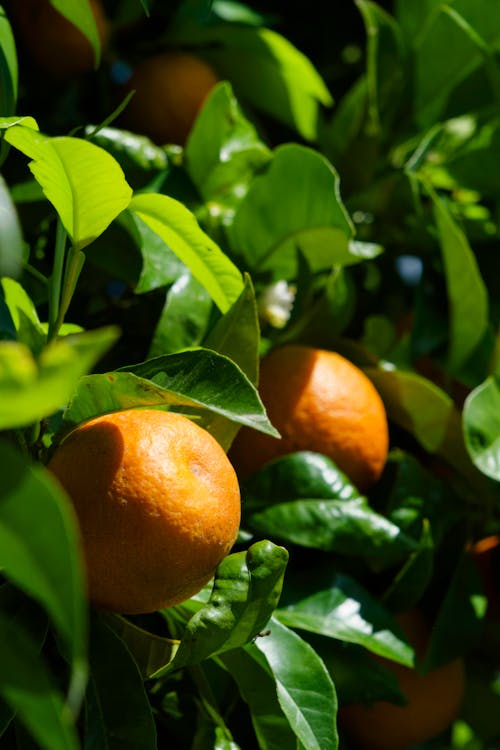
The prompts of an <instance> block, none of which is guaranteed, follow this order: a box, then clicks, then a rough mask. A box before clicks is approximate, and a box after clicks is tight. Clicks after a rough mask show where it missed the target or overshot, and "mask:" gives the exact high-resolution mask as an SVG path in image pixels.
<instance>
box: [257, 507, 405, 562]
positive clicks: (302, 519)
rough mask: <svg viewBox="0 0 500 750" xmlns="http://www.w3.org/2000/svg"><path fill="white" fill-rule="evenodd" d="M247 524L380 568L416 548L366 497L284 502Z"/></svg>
mask: <svg viewBox="0 0 500 750" xmlns="http://www.w3.org/2000/svg"><path fill="white" fill-rule="evenodd" d="M245 525H246V527H248V528H250V529H251V530H253V531H255V532H257V533H259V534H260V535H263V536H270V537H271V538H273V539H278V540H280V541H283V542H289V543H292V544H297V545H299V546H302V547H308V548H312V549H318V550H324V551H327V552H337V553H338V554H341V555H347V556H354V557H357V558H358V559H362V560H365V561H366V562H368V563H369V564H370V565H372V566H374V567H375V568H376V569H379V568H384V567H390V566H392V565H394V564H395V563H397V562H400V561H402V560H404V559H405V558H406V556H407V555H408V554H409V552H411V551H412V550H413V549H414V548H415V543H414V542H413V540H412V539H410V538H409V537H407V536H405V534H403V533H402V532H401V530H400V529H399V528H398V527H397V526H395V525H394V524H392V523H391V522H390V521H388V520H387V519H386V518H384V516H381V515H380V514H378V513H376V512H375V511H373V510H372V509H371V508H370V506H369V505H368V503H367V501H366V499H365V498H363V497H357V498H353V499H351V500H296V501H293V502H283V503H279V504H277V505H271V506H270V507H269V508H265V509H262V510H259V511H257V512H255V513H251V514H250V515H249V517H248V518H247V519H246V524H245Z"/></svg>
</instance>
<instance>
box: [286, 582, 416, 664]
mask: <svg viewBox="0 0 500 750" xmlns="http://www.w3.org/2000/svg"><path fill="white" fill-rule="evenodd" d="M293 584H294V586H293V601H292V602H291V603H287V602H286V600H285V606H280V607H279V609H277V610H276V612H275V615H274V616H275V617H276V618H277V619H278V620H279V621H280V622H282V623H283V624H284V625H287V626H288V627H290V628H294V629H296V628H298V629H299V630H307V631H309V632H312V633H317V634H318V635H326V636H329V637H330V638H337V639H338V640H342V641H347V642H349V643H357V644H358V645H360V646H364V647H365V648H367V649H368V650H369V651H372V652H373V653H375V654H379V656H385V657H387V658H389V659H393V660H394V661H397V662H399V663H400V664H405V665H406V666H410V665H411V664H412V662H413V650H412V649H411V647H410V646H408V644H407V643H406V639H405V637H404V635H403V633H402V631H401V630H400V629H399V628H398V627H395V626H394V622H393V619H392V617H391V616H390V615H389V613H388V612H387V610H386V609H385V608H384V607H383V606H382V605H381V604H379V602H378V601H377V600H376V599H375V598H374V597H372V596H371V595H370V593H369V592H368V591H367V590H366V589H364V588H363V586H361V585H360V584H359V583H357V582H356V580H355V579H353V578H350V577H349V576H345V575H341V574H339V575H336V576H334V575H332V576H331V583H330V586H329V587H328V588H327V589H322V590H319V591H318V590H315V591H314V592H311V591H310V585H309V586H307V584H306V582H305V581H304V580H303V581H302V594H303V595H302V596H300V594H299V592H300V589H297V585H296V583H295V581H293ZM308 588H309V591H308Z"/></svg>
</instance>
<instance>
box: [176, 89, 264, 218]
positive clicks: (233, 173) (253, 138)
mask: <svg viewBox="0 0 500 750" xmlns="http://www.w3.org/2000/svg"><path fill="white" fill-rule="evenodd" d="M270 158H271V152H270V151H269V149H268V148H267V146H266V145H265V144H264V143H263V142H262V141H261V140H260V138H259V136H258V134H257V131H256V129H255V127H254V126H253V124H252V123H250V122H249V120H247V119H246V118H245V117H244V115H243V113H242V111H241V109H240V107H239V105H238V102H237V100H236V99H235V97H234V96H233V93H232V88H231V85H230V84H229V83H228V82H227V81H223V82H221V83H219V84H218V85H217V86H215V88H214V89H213V90H212V91H211V93H210V95H209V97H208V99H207V100H206V101H205V103H204V105H203V107H202V109H201V111H200V113H199V115H198V117H197V118H196V121H195V123H194V126H193V128H192V130H191V132H190V134H189V138H188V141H187V143H186V147H185V150H184V162H185V166H186V169H187V172H188V174H189V175H190V177H191V179H192V180H193V182H194V184H195V185H196V187H197V188H198V190H199V192H200V194H201V195H202V196H203V198H204V199H205V201H208V200H211V201H213V200H217V201H221V202H223V203H224V204H225V205H227V204H229V205H234V204H237V203H239V201H240V200H241V199H242V197H243V196H244V194H245V193H246V191H247V188H248V184H249V182H250V181H251V179H252V177H253V176H254V174H255V173H256V172H257V171H259V170H261V169H262V168H263V167H264V165H265V164H266V163H267V162H268V161H269V159H270Z"/></svg>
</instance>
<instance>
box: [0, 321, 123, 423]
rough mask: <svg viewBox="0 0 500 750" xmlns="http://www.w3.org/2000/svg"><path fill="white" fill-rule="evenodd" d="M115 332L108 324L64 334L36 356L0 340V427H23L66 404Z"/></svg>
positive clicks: (25, 347) (110, 343)
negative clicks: (68, 334) (100, 327)
mask: <svg viewBox="0 0 500 750" xmlns="http://www.w3.org/2000/svg"><path fill="white" fill-rule="evenodd" d="M117 336H118V332H117V330H116V329H114V328H111V327H109V328H103V329H98V330H95V331H88V332H84V333H79V334H73V335H70V336H64V337H63V338H61V339H58V340H55V341H52V342H51V343H50V344H48V345H47V346H46V347H45V348H44V349H43V350H42V351H41V353H40V356H39V357H38V359H35V358H34V357H33V355H32V354H31V352H30V350H29V349H28V348H27V346H26V345H25V344H21V343H17V342H14V341H2V342H0V429H9V428H13V427H25V426H27V425H28V424H30V423H31V422H36V421H37V420H40V419H43V418H44V417H48V416H50V415H51V414H53V413H54V412H56V411H57V410H59V409H61V408H63V407H64V406H66V404H67V402H68V400H69V398H70V396H71V395H72V393H73V390H74V388H75V386H76V384H77V382H78V380H79V378H80V377H81V376H82V375H84V374H85V373H86V372H88V371H89V370H90V369H91V368H92V367H93V365H94V364H95V363H96V362H97V360H98V359H99V358H100V357H101V356H102V355H103V354H104V352H105V351H106V350H107V349H108V348H109V347H110V346H111V345H112V344H113V343H114V342H115V341H116V339H117Z"/></svg>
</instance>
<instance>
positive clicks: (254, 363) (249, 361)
mask: <svg viewBox="0 0 500 750" xmlns="http://www.w3.org/2000/svg"><path fill="white" fill-rule="evenodd" d="M259 344H260V328H259V318H258V313H257V303H256V299H255V292H254V289H253V286H252V282H251V280H250V277H249V276H247V275H245V287H244V289H243V291H242V293H241V294H240V296H239V297H238V299H237V300H236V302H235V303H234V304H233V305H232V306H231V307H230V309H229V310H228V311H227V313H226V314H225V315H223V316H222V317H221V318H219V320H218V321H217V323H216V324H215V325H214V326H213V327H212V329H211V331H210V332H209V334H208V336H207V338H206V339H205V341H204V346H205V347H207V348H208V349H212V350H214V351H216V352H217V353H218V354H222V355H224V356H226V357H229V358H230V359H231V360H232V361H233V362H235V363H236V364H237V365H238V367H239V368H240V369H241V370H242V371H243V373H244V374H245V375H246V377H247V378H248V379H249V380H250V382H251V383H252V384H253V385H255V386H256V387H257V381H258V373H259ZM239 428H240V425H238V424H237V423H236V422H234V421H229V420H227V419H226V418H225V417H224V416H220V417H214V419H213V420H212V421H211V423H210V430H211V431H213V432H214V433H215V434H217V435H218V436H219V440H220V442H221V444H222V445H223V446H224V447H225V448H226V450H228V449H229V447H230V445H231V443H232V442H233V440H234V438H235V437H236V434H237V433H238V430H239Z"/></svg>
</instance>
